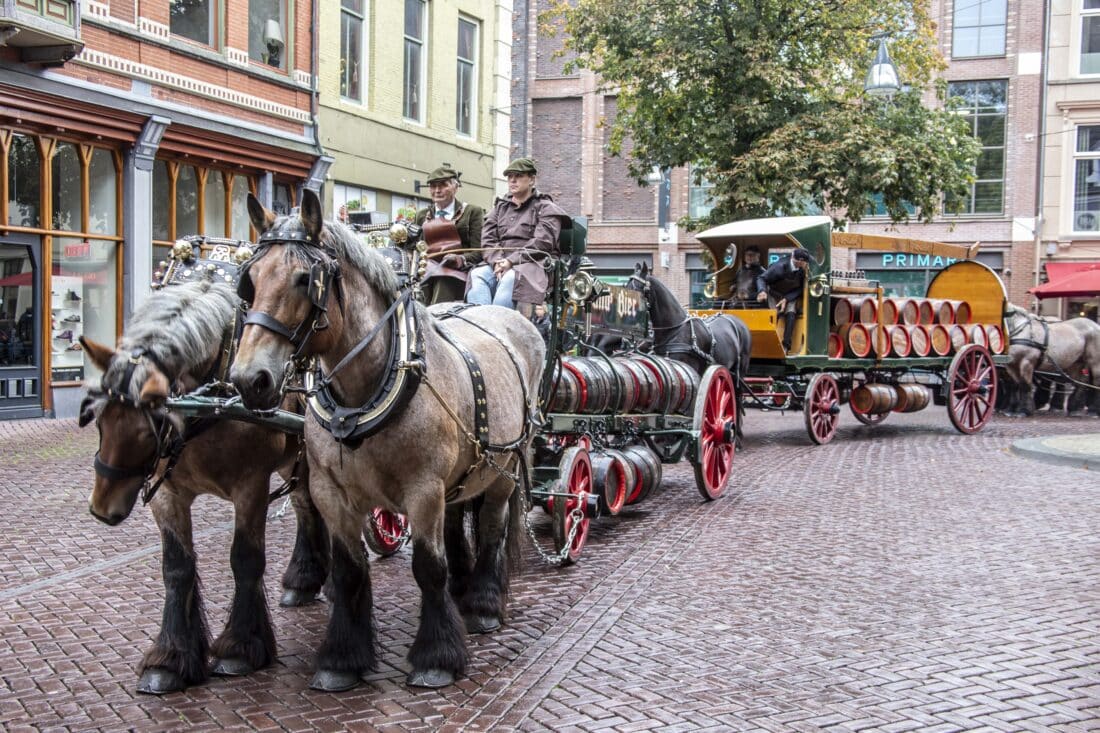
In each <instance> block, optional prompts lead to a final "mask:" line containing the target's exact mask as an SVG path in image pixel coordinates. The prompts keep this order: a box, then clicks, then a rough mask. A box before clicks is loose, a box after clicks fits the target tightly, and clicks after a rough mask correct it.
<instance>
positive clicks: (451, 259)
mask: <svg viewBox="0 0 1100 733" xmlns="http://www.w3.org/2000/svg"><path fill="white" fill-rule="evenodd" d="M461 175H462V174H461V173H459V172H458V171H456V170H455V169H454V168H452V167H450V166H448V165H443V166H440V167H439V168H436V169H435V170H434V171H432V172H431V175H429V176H428V190H429V191H430V192H431V197H432V205H431V206H429V207H428V208H426V209H421V210H420V211H418V212H416V223H417V224H419V225H420V226H422V227H424V233H423V236H424V241H426V242H427V243H428V254H429V259H428V268H427V271H426V272H425V275H424V282H423V284H422V286H421V287H422V289H423V292H424V295H425V302H426V303H427V304H428V305H431V304H433V303H443V302H446V301H451V300H462V298H463V295H464V294H465V291H466V277H467V275H468V272H469V270H470V268H472V267H473V266H474V265H476V264H477V263H478V262H480V261H481V227H482V225H483V223H484V220H485V210H484V209H482V208H481V207H480V206H475V205H473V204H467V203H464V202H462V201H459V200H458V199H457V198H455V194H456V193H457V192H458V187H459V186H460V185H462V184H461V183H460V181H459V178H460V176H461ZM433 250H434V251H433Z"/></svg>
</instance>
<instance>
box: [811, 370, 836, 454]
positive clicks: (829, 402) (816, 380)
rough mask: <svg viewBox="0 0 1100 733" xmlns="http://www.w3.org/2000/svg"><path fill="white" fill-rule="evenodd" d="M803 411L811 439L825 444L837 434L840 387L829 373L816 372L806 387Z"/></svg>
mask: <svg viewBox="0 0 1100 733" xmlns="http://www.w3.org/2000/svg"><path fill="white" fill-rule="evenodd" d="M802 411H803V412H804V413H805V415H806V432H808V433H809V434H810V440H812V441H813V442H815V443H817V444H818V445H825V444H826V443H828V442H829V441H830V440H832V439H833V436H834V435H836V426H837V423H839V422H840V388H839V387H838V386H837V383H836V380H835V379H834V378H833V377H832V376H830V375H828V374H815V375H814V376H813V377H812V378H811V379H810V384H809V385H808V386H807V387H806V396H805V398H804V399H803V405H802Z"/></svg>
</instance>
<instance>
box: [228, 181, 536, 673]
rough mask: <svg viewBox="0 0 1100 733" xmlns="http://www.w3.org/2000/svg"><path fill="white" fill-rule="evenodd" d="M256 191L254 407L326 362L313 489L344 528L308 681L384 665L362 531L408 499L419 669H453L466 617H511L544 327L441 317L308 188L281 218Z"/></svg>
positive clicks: (333, 522) (472, 625) (319, 392)
mask: <svg viewBox="0 0 1100 733" xmlns="http://www.w3.org/2000/svg"><path fill="white" fill-rule="evenodd" d="M248 206H249V213H250V215H251V217H252V222H253V225H254V226H255V227H256V229H257V231H259V232H260V233H261V234H260V246H259V249H258V250H257V252H256V255H255V256H254V257H253V259H252V260H251V262H250V263H249V264H248V265H247V272H246V273H245V274H244V275H242V278H241V291H240V294H241V296H242V297H243V298H244V299H245V300H246V301H249V302H251V304H252V310H251V311H250V312H249V315H248V317H247V318H246V319H245V327H244V332H243V333H242V335H241V341H240V345H239V348H238V352H237V357H236V359H235V361H234V364H233V370H232V373H231V378H232V381H233V383H234V385H236V387H237V390H238V391H239V392H240V394H241V397H242V398H243V399H244V401H245V404H246V405H248V406H249V407H251V408H253V409H265V408H270V407H272V406H274V405H276V404H277V403H278V401H279V399H280V385H281V383H282V382H283V381H285V380H284V378H283V375H284V374H286V373H287V372H288V369H289V368H290V367H292V366H293V364H295V363H296V362H300V361H303V360H305V359H308V358H310V357H316V359H317V362H318V367H317V370H316V371H315V372H313V376H312V382H311V381H310V380H308V379H307V382H306V384H307V387H308V388H309V389H310V394H311V396H310V399H309V409H310V412H311V413H312V414H311V415H309V416H307V417H306V430H305V440H306V452H307V456H308V458H309V464H310V467H311V469H312V475H311V483H310V491H311V493H312V495H313V499H314V501H315V502H316V503H317V506H318V508H319V509H320V511H321V514H322V516H323V517H324V518H325V521H326V523H327V525H328V527H329V531H330V532H331V533H332V578H331V590H332V592H331V594H328V593H327V591H326V594H327V595H329V597H330V599H331V601H332V608H331V615H330V618H329V625H328V630H327V633H326V635H325V639H324V640H323V641H322V643H321V646H320V648H319V650H318V653H317V667H318V671H317V673H316V674H315V675H314V677H313V681H312V683H311V686H312V687H314V688H315V689H321V690H329V691H337V690H344V689H348V688H351V687H353V686H355V685H357V684H358V683H359V679H360V675H361V674H362V673H364V672H366V671H368V670H371V669H374V667H375V663H376V660H375V649H374V638H375V633H374V621H373V619H372V599H371V584H370V573H369V568H368V565H367V557H366V554H365V553H364V552H363V550H362V547H361V543H360V541H359V533H360V529H361V528H362V526H363V518H364V516H365V515H366V513H367V512H369V511H370V510H371V508H372V507H376V506H378V507H383V508H384V509H387V510H389V511H393V512H400V513H403V514H405V515H406V516H407V517H408V519H409V526H410V529H411V532H412V542H413V558H412V569H413V576H414V577H415V579H416V582H417V584H418V585H419V587H420V590H421V599H422V600H421V610H420V625H419V628H418V630H417V634H416V638H415V640H414V641H413V644H412V647H411V648H410V650H409V662H410V663H411V665H412V671H411V672H409V674H408V677H407V682H408V684H410V685H413V686H421V687H442V686H444V685H448V684H451V683H452V682H453V681H454V679H455V678H456V676H457V675H459V674H461V673H462V672H463V670H464V668H465V665H466V661H467V652H466V643H465V638H464V634H463V618H464V619H465V621H466V630H468V631H471V632H484V631H491V630H493V629H495V628H496V627H498V626H499V625H500V623H501V621H502V618H503V614H504V596H505V593H506V589H507V583H508V564H509V563H508V560H509V558H512V559H513V560H514V559H515V558H516V550H517V549H518V548H517V547H515V545H516V543H518V540H519V536H520V534H521V532H522V527H521V526H520V519H521V508H520V501H521V498H522V496H521V494H520V491H519V489H517V488H516V480H515V476H514V472H515V471H516V470H517V468H521V466H520V463H521V462H522V461H525V460H526V450H527V448H528V446H529V444H530V441H531V438H532V436H533V433H532V422H533V421H532V416H533V414H534V413H535V411H536V401H537V397H538V396H537V394H536V392H537V385H538V384H539V381H540V377H541V374H542V369H543V365H544V358H545V348H544V346H543V341H542V338H541V336H539V333H538V330H537V329H536V328H535V327H534V326H533V325H532V324H531V322H530V321H528V320H527V319H526V318H524V317H523V316H521V315H520V314H518V313H516V312H515V311H512V310H506V309H503V308H497V307H492V306H485V307H477V308H468V309H466V310H463V311H461V312H460V313H458V314H457V315H455V316H454V317H452V318H449V319H446V320H437V318H436V316H439V318H440V319H443V309H442V308H441V307H439V306H437V307H435V308H433V309H432V310H431V311H430V312H429V311H428V310H427V309H425V308H424V307H423V306H420V305H419V304H416V303H415V302H413V301H411V299H410V296H409V294H408V292H404V293H402V294H400V295H399V294H398V287H397V279H396V277H395V276H394V272H393V269H392V268H391V267H390V265H389V264H388V263H387V262H386V260H385V259H383V258H382V257H380V256H379V255H378V254H377V253H376V252H375V251H373V250H371V249H369V248H366V247H364V246H363V245H362V244H361V243H360V242H359V241H358V239H357V238H356V237H355V236H354V235H353V234H352V233H351V232H350V231H349V230H348V229H347V228H346V227H344V226H342V225H340V224H335V223H332V222H328V223H326V222H323V221H322V215H321V202H320V201H319V200H318V198H317V196H316V194H314V193H313V192H311V191H306V192H305V194H304V195H303V200H302V207H301V212H300V214H298V213H295V214H291V215H290V216H283V217H279V218H276V217H275V215H274V214H273V213H271V212H269V211H266V210H265V209H264V208H263V207H262V206H261V205H260V204H259V202H258V201H256V199H255V198H253V197H249V200H248ZM433 314H434V315H433ZM473 497H481V498H482V504H481V506H480V509H479V511H478V525H477V531H476V532H475V535H476V537H477V552H476V559H475V558H473V557H471V554H470V551H469V548H468V547H466V546H465V537H464V535H463V531H462V523H461V507H460V502H465V501H467V500H469V499H471V498H473ZM448 504H450V506H449V507H447V505H448ZM445 507H446V509H445ZM445 513H446V521H445ZM445 525H446V528H445ZM448 576H450V577H448ZM448 582H449V588H450V593H448ZM460 613H461V615H462V617H463V618H460V616H459V614H460Z"/></svg>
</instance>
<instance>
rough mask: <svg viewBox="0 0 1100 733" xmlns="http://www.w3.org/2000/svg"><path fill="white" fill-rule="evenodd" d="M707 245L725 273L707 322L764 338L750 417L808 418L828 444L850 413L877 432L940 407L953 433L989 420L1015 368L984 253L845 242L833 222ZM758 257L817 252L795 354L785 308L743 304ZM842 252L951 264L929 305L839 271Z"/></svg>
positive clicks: (809, 219)
mask: <svg viewBox="0 0 1100 733" xmlns="http://www.w3.org/2000/svg"><path fill="white" fill-rule="evenodd" d="M696 236H697V237H698V239H699V240H700V241H702V242H703V244H704V246H705V247H706V248H707V250H708V251H709V254H710V256H711V257H712V259H713V261H714V262H715V263H716V268H715V270H714V272H713V273H712V274H711V276H710V280H709V282H708V283H707V287H706V293H707V295H708V297H709V298H710V301H709V302H708V303H706V304H705V306H704V307H703V308H701V309H699V310H697V311H696V313H697V314H698V315H709V314H713V313H717V312H723V313H732V314H735V315H736V316H737V317H739V318H740V319H742V320H743V321H745V323H746V324H747V325H748V327H749V330H750V331H751V333H752V361H751V365H750V368H749V377H748V378H747V379H746V380H745V382H746V384H745V385H743V392H744V394H743V395H742V397H743V398H744V400H745V403H746V405H747V406H756V407H763V408H769V409H787V408H792V409H800V410H802V411H803V413H804V415H805V422H806V430H807V432H808V433H809V436H810V438H811V440H813V442H815V443H818V444H822V443H827V442H829V441H830V440H832V438H833V436H834V435H835V434H836V429H837V423H838V421H839V413H840V410H841V405H843V404H844V403H848V405H849V407H850V409H851V411H852V415H853V416H854V417H855V418H856V419H857V420H859V421H860V422H862V423H864V424H867V425H876V424H878V423H881V422H882V421H883V420H885V419H886V418H887V416H889V414H890V413H891V412H898V413H903V412H914V411H916V410H920V409H923V408H925V407H927V406H928V405H929V404H930V403H931V404H936V405H944V406H946V407H947V413H948V417H949V418H950V420H951V424H952V425H954V426H955V428H957V429H958V430H959V431H960V432H963V433H975V432H977V431H979V430H981V429H982V428H983V427H984V426H985V424H986V423H987V422H988V421H989V419H990V417H991V415H992V414H993V410H994V405H995V402H996V391H997V374H996V366H997V365H999V364H1003V363H1004V362H1005V361H1006V360H1007V357H1005V356H1003V354H1004V353H1005V350H1006V339H1005V322H1004V317H1005V315H1004V314H1005V307H1006V304H1007V297H1006V294H1005V288H1004V284H1003V283H1002V282H1001V280H1000V278H999V277H998V276H997V274H996V273H995V272H994V271H993V270H991V269H990V268H988V267H986V266H985V265H983V264H981V263H979V262H977V261H975V260H973V259H972V258H973V256H974V254H975V253H976V251H977V247H976V246H970V247H966V246H962V245H955V244H945V243H941V242H928V241H920V240H914V239H907V238H901V237H889V236H880V235H871V234H855V233H846V232H834V231H832V221H831V219H830V218H829V217H825V216H798V217H780V218H771V219H753V220H746V221H738V222H733V223H730V224H724V225H722V226H718V227H714V228H712V229H708V230H706V231H704V232H701V233H700V234H698V235H696ZM749 246H755V247H756V248H758V249H759V250H760V251H761V252H762V254H763V256H764V257H765V262H766V261H767V258H768V256H769V255H773V256H774V255H778V254H784V253H786V252H789V251H791V249H792V248H795V247H798V248H802V249H805V250H807V251H808V252H809V253H810V257H811V261H810V263H809V267H808V270H807V273H806V286H805V287H804V288H803V291H802V295H801V303H800V305H799V308H798V311H799V314H798V316H797V319H796V323H795V326H794V332H793V341H792V344H791V349H790V351H789V352H787V351H786V350H785V349H784V348H783V346H782V344H781V341H780V333H781V332H782V324H781V323H780V322H779V317H778V315H777V313H776V310H775V309H774V308H772V307H768V306H767V304H765V303H760V304H758V303H756V302H755V300H754V301H738V300H735V299H734V298H733V297H732V291H733V284H734V282H735V279H736V277H737V274H738V270H739V268H740V266H741V256H740V255H741V253H742V252H743V251H744V249H745V248H746V247H749ZM834 248H846V249H868V250H880V251H889V252H899V253H908V254H911V255H915V256H923V257H927V258H940V259H941V261H943V262H946V263H948V264H947V265H946V266H945V267H944V268H943V269H942V270H940V271H939V272H938V273H937V274H936V276H935V277H934V279H933V280H932V281H931V283H930V284H929V285H928V288H927V292H926V293H925V294H924V296H923V297H920V298H907V297H887V295H886V294H885V293H884V290H883V287H882V285H881V284H880V283H878V282H876V281H874V280H870V279H867V278H866V276H865V275H864V273H862V272H845V271H838V270H834V269H833V263H832V257H833V249H834ZM727 294H729V295H727Z"/></svg>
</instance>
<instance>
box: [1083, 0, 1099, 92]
mask: <svg viewBox="0 0 1100 733" xmlns="http://www.w3.org/2000/svg"><path fill="white" fill-rule="evenodd" d="M1081 73H1082V74H1100V0H1084V5H1083V7H1082V8H1081Z"/></svg>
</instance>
